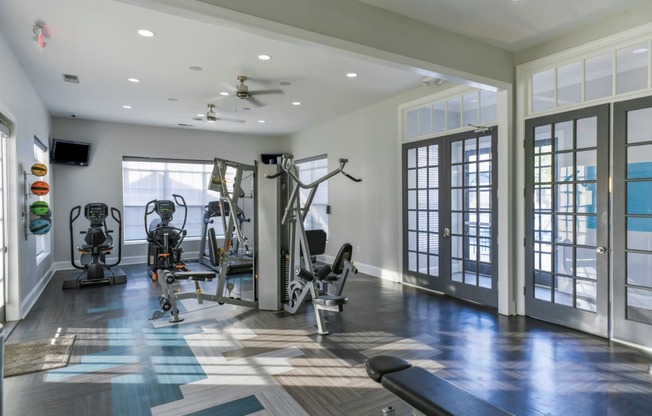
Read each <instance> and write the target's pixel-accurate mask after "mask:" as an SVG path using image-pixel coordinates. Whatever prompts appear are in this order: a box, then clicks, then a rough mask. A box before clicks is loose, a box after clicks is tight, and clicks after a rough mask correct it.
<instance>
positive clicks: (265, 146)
mask: <svg viewBox="0 0 652 416" xmlns="http://www.w3.org/2000/svg"><path fill="white" fill-rule="evenodd" d="M51 137H55V138H57V139H65V140H77V141H84V142H90V143H91V149H92V150H91V158H90V162H89V166H88V167H77V166H65V165H53V166H52V171H53V175H54V181H53V184H52V185H53V189H54V190H55V191H53V194H54V200H53V202H54V203H53V205H54V207H55V208H56V210H55V211H54V231H55V240H54V254H55V260H56V262H57V268H70V267H71V266H70V234H69V230H68V226H69V214H70V210H71V208H72V207H74V206H76V205H82V207H83V206H84V205H85V204H87V203H89V202H104V203H106V204H107V205H109V206H113V207H116V208H118V209H120V210H122V157H123V156H146V157H162V158H177V159H196V160H212V159H213V158H214V157H220V158H223V159H230V160H235V161H238V162H243V163H249V164H252V163H253V161H254V160H257V159H259V158H260V154H261V153H275V152H281V151H282V150H283V149H282V147H281V146H282V141H281V140H280V139H278V138H274V137H259V136H250V135H236V134H228V133H217V132H201V131H194V130H188V129H171V128H161V127H147V126H139V125H131V124H118V123H107V122H97V121H88V120H79V119H70V118H54V119H53V121H52V135H51ZM82 219H83V218H82ZM78 221H79V220H78ZM80 224H82V223H80ZM197 245H198V244H197V243H196V242H195V243H193V242H187V243H184V246H183V249H184V252H187V253H190V252H194V251H197ZM146 253H147V247H146V245H145V244H134V245H128V246H125V247H124V249H123V257H126V259H125V261H126V262H129V261H141V262H142V261H143V260H144V256H145V255H146ZM113 254H114V255H115V254H117V253H115V252H114V253H113ZM130 257H132V259H130ZM60 262H61V263H60Z"/></svg>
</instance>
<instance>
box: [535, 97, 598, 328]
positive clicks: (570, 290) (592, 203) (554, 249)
mask: <svg viewBox="0 0 652 416" xmlns="http://www.w3.org/2000/svg"><path fill="white" fill-rule="evenodd" d="M525 154H526V163H525V173H526V174H525V201H526V202H525V209H526V216H525V218H526V224H525V225H526V228H525V229H526V238H525V245H526V259H525V260H526V261H525V270H526V288H525V290H526V293H525V298H526V301H525V310H526V314H527V315H529V316H533V317H537V318H540V319H543V320H546V321H549V322H554V323H558V324H562V325H565V326H569V327H573V328H576V329H579V330H582V331H584V332H589V333H592V334H596V335H600V336H604V337H606V336H608V330H609V328H608V323H609V319H608V313H609V307H608V306H609V301H608V293H609V287H608V278H609V263H608V262H609V255H608V252H607V247H608V242H609V234H608V233H609V189H608V183H609V106H608V105H603V106H598V107H592V108H586V109H582V110H578V111H573V112H567V113H563V114H555V115H551V116H546V117H540V118H537V119H532V120H528V121H526V123H525Z"/></svg>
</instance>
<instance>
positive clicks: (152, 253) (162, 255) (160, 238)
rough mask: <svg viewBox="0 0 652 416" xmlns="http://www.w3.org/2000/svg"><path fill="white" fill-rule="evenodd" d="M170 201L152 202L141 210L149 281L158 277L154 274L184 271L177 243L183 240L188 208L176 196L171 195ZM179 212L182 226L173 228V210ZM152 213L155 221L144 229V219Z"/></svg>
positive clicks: (179, 243) (181, 198)
mask: <svg viewBox="0 0 652 416" xmlns="http://www.w3.org/2000/svg"><path fill="white" fill-rule="evenodd" d="M172 196H173V197H174V201H172V200H169V199H154V200H152V201H149V202H148V203H147V205H146V206H145V221H144V222H145V233H146V234H147V243H148V246H147V270H148V272H149V276H150V278H151V279H152V280H156V279H157V278H158V277H157V276H158V275H157V271H158V270H159V269H164V270H180V271H187V269H186V264H185V262H184V261H183V260H182V259H181V253H182V249H181V243H183V240H184V238H185V237H186V230H185V227H186V220H187V219H188V205H186V200H185V199H184V198H183V197H182V196H181V195H177V194H173V195H172ZM177 205H178V206H180V207H182V208H183V210H184V211H183V223H182V225H181V227H180V228H179V227H174V226H172V225H171V224H170V223H171V222H172V220H173V219H174V213H175V211H176V206H177ZM154 213H156V214H157V215H158V217H159V218H157V219H154V220H152V221H151V222H150V223H149V226H148V225H147V222H148V221H147V220H148V217H149V216H150V215H152V214H154Z"/></svg>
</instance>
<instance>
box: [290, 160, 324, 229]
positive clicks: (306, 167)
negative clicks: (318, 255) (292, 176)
mask: <svg viewBox="0 0 652 416" xmlns="http://www.w3.org/2000/svg"><path fill="white" fill-rule="evenodd" d="M294 165H295V166H296V167H297V169H298V170H299V179H301V182H303V183H311V182H314V181H315V180H317V179H319V178H321V177H323V176H324V175H326V174H327V173H328V155H327V154H323V155H318V156H313V157H309V158H305V159H298V160H296V161H295V163H294ZM309 193H310V190H308V189H300V190H299V194H300V198H301V204H302V205H303V204H304V203H305V202H306V199H307V198H308V194H309ZM329 211H330V209H329V206H328V181H326V182H322V183H321V184H319V188H318V189H317V193H316V194H315V197H314V199H313V201H312V205H311V206H310V210H309V211H308V215H306V219H305V221H304V224H303V225H304V227H305V228H306V230H324V232H326V235H327V236H328V214H329Z"/></svg>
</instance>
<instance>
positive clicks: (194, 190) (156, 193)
mask: <svg viewBox="0 0 652 416" xmlns="http://www.w3.org/2000/svg"><path fill="white" fill-rule="evenodd" d="M212 170H213V162H212V161H196V160H172V159H148V158H137V157H124V158H123V160H122V179H123V222H124V236H125V242H128V241H132V242H133V241H143V240H145V239H146V235H145V227H146V225H145V223H144V221H145V219H144V216H145V206H146V205H147V203H148V202H149V201H151V200H154V199H169V200H173V197H172V195H173V194H177V195H181V196H182V197H183V198H184V199H185V200H186V203H187V204H188V220H187V223H186V227H185V229H186V231H187V232H188V234H187V237H186V238H193V237H196V238H199V237H201V232H202V226H203V207H204V206H206V204H207V203H208V202H209V201H211V200H216V199H217V198H218V197H219V196H218V194H217V193H215V192H212V191H209V190H208V182H209V181H210V175H211V172H212ZM177 209H178V210H177V212H176V213H175V215H174V220H173V221H172V225H174V226H176V227H180V226H181V225H182V222H183V210H179V208H178V207H177ZM155 217H156V215H153V216H152V215H150V217H149V220H150V221H152V220H154V219H155ZM147 226H149V225H147ZM216 231H217V230H216Z"/></svg>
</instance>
